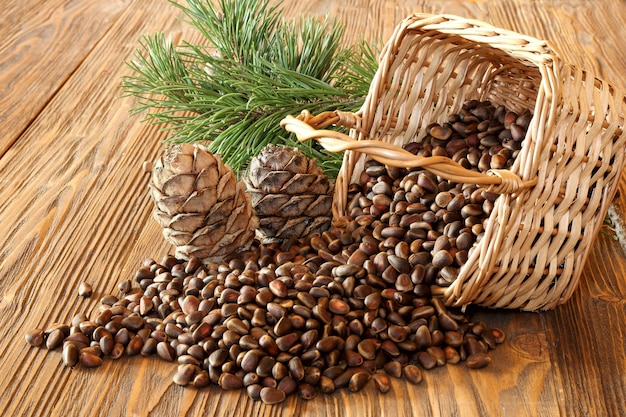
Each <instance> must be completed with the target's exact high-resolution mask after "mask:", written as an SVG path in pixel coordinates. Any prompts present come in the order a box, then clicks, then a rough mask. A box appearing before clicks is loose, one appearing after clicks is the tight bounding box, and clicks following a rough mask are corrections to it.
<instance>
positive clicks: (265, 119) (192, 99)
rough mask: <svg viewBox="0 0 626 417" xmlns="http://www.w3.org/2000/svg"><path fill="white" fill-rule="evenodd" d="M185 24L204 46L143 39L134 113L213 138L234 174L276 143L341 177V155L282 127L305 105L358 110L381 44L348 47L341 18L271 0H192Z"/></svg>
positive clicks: (187, 137) (175, 135) (129, 81)
mask: <svg viewBox="0 0 626 417" xmlns="http://www.w3.org/2000/svg"><path fill="white" fill-rule="evenodd" d="M170 2H171V3H172V4H173V5H174V6H175V7H177V8H179V9H180V10H182V12H183V13H184V14H185V16H186V18H187V22H188V23H189V24H190V25H191V26H192V27H194V28H195V29H197V30H198V31H199V32H200V33H201V34H202V35H203V37H204V39H203V42H202V44H201V45H193V44H190V43H188V42H183V43H182V44H181V45H180V46H175V45H173V44H172V42H171V40H169V39H167V38H166V36H165V35H164V34H162V33H157V34H154V35H147V36H145V37H144V38H143V39H142V41H141V42H140V44H139V48H138V50H137V52H136V54H135V57H134V59H133V60H132V61H130V62H128V63H127V64H128V66H129V67H130V69H131V70H132V71H133V74H132V75H129V76H125V77H124V78H123V80H122V88H123V91H124V93H125V95H127V96H133V97H135V98H136V99H137V104H136V105H135V107H134V108H133V113H141V112H143V113H145V120H147V121H150V122H152V123H155V124H159V125H163V129H166V130H168V131H170V135H169V138H168V140H169V141H170V142H175V143H176V142H201V143H206V144H208V146H209V149H210V150H211V151H212V152H214V153H219V154H221V155H222V157H223V158H224V160H225V161H226V163H227V164H229V165H230V166H231V167H232V168H233V169H234V170H235V171H236V172H239V173H241V172H243V171H244V170H245V168H246V166H247V164H248V162H249V160H250V159H251V158H252V157H253V156H255V155H257V154H258V153H259V151H260V150H261V149H262V148H263V147H265V146H266V145H267V144H269V143H274V144H284V145H288V146H292V147H298V148H299V149H300V150H302V152H303V153H305V154H306V155H307V156H309V157H312V158H316V159H317V160H318V163H319V165H320V166H322V168H323V169H324V171H325V172H326V173H327V175H328V176H329V177H331V178H334V177H336V175H337V173H338V171H339V168H340V167H341V161H342V155H340V154H330V153H328V152H326V151H325V150H323V149H322V148H321V147H320V146H319V145H317V144H316V143H299V142H298V141H297V139H296V138H295V136H294V135H292V134H289V133H287V132H285V131H284V130H283V129H282V128H281V127H280V124H279V123H280V121H281V120H282V119H283V118H284V117H285V116H287V115H290V114H291V115H297V114H299V113H300V112H301V111H302V110H309V111H310V112H311V113H313V114H318V113H321V112H323V111H328V110H337V109H339V110H343V111H356V110H358V109H359V108H360V107H361V105H362V104H363V101H364V99H365V96H366V95H367V92H368V90H369V85H370V82H371V80H372V78H373V76H374V73H375V71H376V69H377V61H376V54H377V47H376V46H375V45H374V44H372V43H368V42H365V41H362V42H360V43H358V44H357V45H352V46H344V45H343V43H342V35H343V27H342V26H341V25H340V24H339V23H338V22H337V21H334V20H330V19H328V18H326V19H323V20H322V19H318V18H315V17H302V18H300V19H297V20H294V21H291V22H288V21H285V20H284V19H283V18H281V17H280V15H281V9H280V8H279V6H273V7H270V6H269V0H219V1H218V2H217V6H214V5H213V4H212V2H211V1H210V0H188V1H187V2H186V4H187V5H186V6H183V5H181V4H179V3H176V2H173V1H170Z"/></svg>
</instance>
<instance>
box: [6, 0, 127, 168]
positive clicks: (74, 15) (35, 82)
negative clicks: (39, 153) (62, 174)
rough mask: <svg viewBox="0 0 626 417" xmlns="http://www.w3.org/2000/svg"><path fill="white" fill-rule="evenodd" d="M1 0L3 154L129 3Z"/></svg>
mask: <svg viewBox="0 0 626 417" xmlns="http://www.w3.org/2000/svg"><path fill="white" fill-rule="evenodd" d="M41 3H42V2H41V1H40V0H27V1H22V2H12V1H11V2H7V1H5V2H1V3H0V16H2V17H1V18H0V123H2V126H3V134H2V136H0V157H1V156H2V155H3V154H4V153H5V152H6V150H7V149H8V148H9V147H10V146H11V145H12V144H13V142H14V141H15V140H17V138H18V137H19V135H20V134H21V133H22V132H23V131H24V130H25V129H26V128H27V127H28V126H29V124H30V123H31V122H32V121H33V119H34V118H35V117H37V114H38V113H39V112H40V111H41V109H42V108H43V107H45V106H46V104H47V103H48V101H50V99H51V98H52V97H53V96H54V94H55V93H56V92H57V91H58V90H59V88H61V86H63V84H64V83H65V82H66V81H67V79H68V78H69V77H70V76H71V75H72V73H73V72H74V71H75V70H76V68H77V67H78V66H79V65H80V64H81V62H82V61H83V60H84V59H85V56H86V55H87V54H89V53H90V52H91V51H92V49H93V47H94V45H95V44H96V43H97V42H98V41H99V40H100V39H101V38H102V36H104V34H105V33H106V32H107V31H108V30H109V28H110V26H111V24H112V22H113V21H115V19H117V17H118V16H119V14H120V13H121V12H122V11H123V10H124V9H125V8H126V7H127V6H128V3H127V2H125V1H122V0H113V1H106V2H85V1H68V0H53V1H48V2H46V3H45V5H43V6H42V5H41Z"/></svg>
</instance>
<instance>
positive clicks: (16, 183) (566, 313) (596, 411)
mask: <svg viewBox="0 0 626 417" xmlns="http://www.w3.org/2000/svg"><path fill="white" fill-rule="evenodd" d="M77 3H81V2H77ZM89 3H90V2H85V4H89ZM284 5H285V10H286V12H285V17H287V18H290V17H294V16H297V15H298V14H300V13H306V12H312V13H318V14H324V13H326V12H329V13H331V14H332V15H335V16H338V17H340V18H341V19H342V20H345V21H346V22H348V26H349V31H348V34H349V36H352V37H357V36H360V35H363V36H364V37H365V38H374V37H387V36H388V35H389V34H390V31H391V30H392V29H393V26H394V25H395V24H397V22H398V21H399V20H400V19H401V18H403V17H404V16H406V15H407V14H408V13H410V12H412V11H415V10H417V9H419V10H424V11H431V12H437V13H439V12H449V13H455V14H465V15H467V16H469V17H477V18H482V19H484V20H490V21H491V22H492V23H494V24H497V25H500V26H503V27H509V28H511V29H515V30H523V31H524V32H526V33H529V34H532V35H534V36H538V37H550V36H555V35H559V34H561V33H563V34H564V35H563V38H561V37H559V38H558V42H560V45H562V46H563V47H565V51H569V52H567V53H569V54H570V55H571V56H573V57H575V58H576V57H577V58H576V59H579V60H581V62H585V61H586V60H589V62H595V63H596V64H597V66H598V69H599V70H600V72H602V73H603V74H605V75H611V74H620V73H619V65H620V62H623V61H622V59H623V51H620V50H618V48H619V47H621V42H619V41H618V35H619V33H620V30H622V31H623V29H622V28H621V26H620V27H619V28H616V27H614V26H615V25H617V23H618V22H619V21H620V20H619V16H624V13H626V7H624V5H623V3H619V2H617V1H614V2H611V3H610V7H607V8H606V9H605V11H602V10H600V11H598V10H595V9H592V7H593V5H591V4H587V3H585V2H577V1H569V2H548V1H536V2H535V1H532V2H531V1H522V0H516V1H507V2H480V1H470V2H468V1H464V2H460V1H459V2H455V1H429V2H425V1H420V2H410V1H397V2H390V1H382V0H378V1H365V0H352V1H341V2H338V1H331V0H317V1H315V0H312V1H309V2H306V3H305V4H302V3H298V2H295V1H285V4H284ZM574 6H581V7H583V10H584V11H585V12H587V13H584V14H585V16H584V17H580V18H578V17H576V16H578V15H574V8H573V7H574ZM6 7H8V9H7V10H10V13H12V14H14V15H15V14H19V13H21V11H20V12H19V13H18V11H16V10H18V9H16V6H15V5H11V6H6ZM75 7H77V8H80V7H87V6H84V5H83V6H80V5H75ZM20 10H21V9H20ZM175 14H176V13H175V10H174V9H173V8H171V7H170V6H167V7H166V6H163V4H162V2H157V1H153V2H132V3H130V4H128V5H127V9H126V10H125V11H124V12H123V13H120V14H119V16H118V18H117V20H115V21H111V22H110V24H111V27H110V30H108V32H107V33H106V35H105V36H104V37H103V38H102V40H101V41H100V42H98V43H97V44H93V45H92V47H93V51H92V53H89V54H86V55H85V56H86V59H85V60H84V61H83V62H81V63H80V65H79V66H78V67H77V68H76V70H75V71H74V72H73V74H72V75H71V76H70V77H68V78H67V79H66V80H63V82H62V85H60V84H59V85H57V87H55V88H56V89H57V90H58V92H57V93H56V94H54V96H53V97H52V98H51V99H50V101H49V102H48V103H46V105H45V107H44V108H43V110H41V112H40V114H39V117H37V118H36V119H35V120H34V121H33V123H32V125H31V126H30V128H29V129H28V130H27V131H26V132H24V134H23V135H22V136H21V137H20V138H19V140H17V141H15V142H14V143H13V145H12V146H11V147H10V148H9V149H8V151H6V153H5V154H4V156H3V157H2V158H0V184H1V189H2V194H1V195H2V198H1V199H0V228H1V229H2V230H3V233H2V234H0V271H2V276H3V278H2V280H0V297H1V298H0V332H1V333H0V357H2V362H3V363H5V364H6V363H8V364H11V366H10V367H9V366H6V365H3V366H2V372H0V407H1V409H3V410H5V414H6V415H16V416H18V415H24V416H26V415H51V416H123V415H132V416H163V415H179V416H195V415H213V416H240V415H260V416H261V415H262V416H294V415H307V416H320V417H321V416H326V415H338V416H355V417H356V416H411V415H432V416H451V415H454V416H474V415H477V414H482V415H515V416H556V415H560V416H571V415H583V414H588V415H600V414H605V415H620V414H622V415H623V410H622V409H621V408H620V405H621V404H623V401H622V402H620V400H621V399H622V398H623V395H624V393H626V389H625V383H624V379H623V378H624V376H623V375H622V374H621V373H619V372H615V370H616V369H620V368H619V367H620V366H621V368H622V369H623V368H624V365H625V364H624V358H625V357H626V355H625V353H624V347H623V342H622V343H620V342H621V341H623V339H624V336H625V334H624V333H625V327H624V326H625V324H624V320H623V318H624V317H625V314H626V312H624V282H623V280H619V279H618V278H617V275H618V274H619V276H622V275H623V271H624V266H625V265H626V263H625V262H624V259H623V255H621V252H620V250H621V249H620V247H619V245H617V243H616V242H614V241H612V240H610V239H608V238H605V237H601V238H600V239H599V240H598V242H599V244H598V245H596V246H594V248H593V250H592V253H591V257H590V260H589V264H588V266H587V268H586V271H585V275H584V277H583V280H582V284H581V288H580V289H579V291H577V293H576V295H575V297H574V298H573V299H572V300H571V301H570V303H568V304H566V305H565V306H563V307H560V308H558V309H557V310H555V311H554V312H548V313H540V314H536V313H519V312H508V311H504V312H503V311H498V312H494V311H490V310H482V309H472V311H473V313H474V314H475V316H476V318H477V319H482V320H484V321H485V322H487V323H488V324H490V325H493V326H496V327H500V328H502V329H504V330H505V332H506V333H507V336H508V341H507V343H506V344H504V345H502V346H500V347H498V349H496V350H495V351H494V353H493V364H492V365H491V366H489V367H487V368H485V369H482V370H474V371H470V370H468V369H466V368H465V366H463V365H460V366H448V367H444V368H438V369H436V370H433V371H430V372H426V373H425V382H424V383H423V384H421V385H418V386H412V385H410V384H408V383H407V382H406V381H400V380H394V381H393V388H392V391H391V392H389V393H388V394H386V395H380V394H378V393H377V392H376V390H375V389H374V387H373V386H371V385H370V386H369V387H368V388H367V389H366V390H364V391H362V392H359V393H355V394H351V393H348V392H347V391H342V392H337V393H335V394H332V395H329V396H322V395H319V396H318V397H317V398H316V399H315V400H312V401H304V400H302V399H300V398H298V397H297V396H294V397H291V398H289V399H288V400H287V401H286V402H285V403H284V404H281V405H279V406H266V405H263V404H261V403H255V402H253V401H251V400H249V399H248V397H247V396H246V394H245V392H243V391H233V392H224V391H222V390H220V389H219V388H217V387H210V388H208V389H203V390H195V389H190V388H181V387H178V386H176V385H175V384H173V382H172V376H173V374H174V372H175V370H176V369H175V365H173V364H169V363H165V362H163V361H160V360H158V359H156V358H143V357H133V358H123V359H120V360H118V361H113V360H106V361H105V363H104V365H103V366H102V367H101V368H97V369H92V370H87V369H83V368H77V369H74V370H72V369H68V368H65V367H63V365H62V363H61V354H60V352H59V351H54V352H47V351H45V350H44V349H35V348H29V347H28V346H27V345H26V344H25V343H24V339H23V335H24V332H25V331H27V330H28V329H31V328H33V327H39V326H47V325H49V324H51V323H53V322H63V323H67V322H69V321H70V320H71V318H72V317H73V316H74V315H75V314H77V313H81V312H83V313H86V314H88V315H91V316H93V315H94V314H95V313H96V312H97V309H98V304H99V303H98V299H99V297H100V296H102V295H104V294H108V293H116V286H117V284H118V283H119V282H120V281H121V280H123V279H125V278H130V277H132V275H133V273H134V271H135V269H136V268H137V267H138V266H139V265H140V263H141V261H142V259H143V258H144V257H154V258H156V259H160V257H161V256H163V255H165V254H166V253H167V251H168V250H169V246H168V245H166V244H165V243H164V241H163V239H162V238H161V234H160V230H159V228H158V226H157V225H156V223H155V222H154V221H153V220H152V219H151V215H150V210H151V202H150V201H149V198H148V196H147V190H146V184H147V177H146V175H145V174H143V173H142V172H141V170H140V166H141V162H142V161H144V160H152V159H154V158H155V157H156V155H157V153H158V152H159V150H160V144H159V141H161V140H162V139H163V138H164V135H163V134H161V133H159V132H157V129H156V128H155V127H151V126H148V125H144V124H139V123H138V118H129V117H128V110H129V109H130V106H131V105H132V100H130V99H120V98H119V89H118V86H119V80H120V77H121V75H122V74H126V73H128V72H127V71H128V70H127V69H126V68H125V66H124V64H123V62H124V61H125V60H126V59H128V58H129V57H130V56H131V54H132V51H133V49H134V48H135V45H136V40H137V39H138V38H139V37H140V36H141V34H143V33H151V32H153V31H158V30H163V31H164V32H166V33H170V32H173V34H174V38H175V39H181V38H182V39H186V40H191V41H193V40H197V39H198V38H197V37H196V36H197V35H196V34H194V33H193V31H191V30H189V28H187V27H186V26H185V25H184V24H181V23H180V22H179V21H177V20H176V17H175ZM609 14H611V15H612V16H608V15H609ZM615 16H618V17H615ZM579 19H580V20H579ZM602 19H606V21H607V22H608V24H607V25H606V26H602V25H601V24H600V22H601V21H602ZM573 21H575V23H574V25H575V26H574V27H575V28H576V30H575V31H574V32H572V31H571V28H570V26H569V25H570V24H572V22H573ZM623 21H624V19H622V22H623ZM582 22H584V23H582ZM588 24H589V25H591V26H587V25H588ZM618 26H619V25H618ZM1 27H4V23H3V24H2V26H1ZM585 29H586V30H585ZM581 31H582V32H583V34H581V33H580V32H581ZM572 36H574V37H579V36H580V37H584V38H586V39H589V42H590V43H589V44H588V46H587V47H588V48H589V49H588V50H586V51H585V52H584V53H581V52H580V51H579V50H577V49H576V48H574V46H572V45H570V44H568V42H569V40H568V39H567V37H572ZM602 39H607V41H606V44H605V45H601V43H602V42H601V40H602ZM556 41H557V40H555V42H556ZM612 42H614V43H612ZM591 51H593V53H594V54H596V56H597V57H599V58H591V57H590V58H588V57H587V56H588V54H589V53H590V52H591ZM40 53H41V51H40ZM578 54H580V55H578ZM614 58H615V60H613V59H614ZM50 59H52V58H50ZM15 65H16V66H17V67H19V68H22V63H18V64H15ZM622 68H623V66H622ZM0 76H1V75H0ZM47 82H52V81H50V80H47ZM620 82H621V81H620ZM24 94H25V95H27V96H31V94H32V91H30V90H28V91H26V92H25V93H24ZM32 97H36V96H31V98H32ZM25 100H27V99H26V98H25ZM622 196H626V193H624V194H622ZM607 257H608V259H607ZM83 280H85V281H88V282H90V283H92V284H93V286H94V292H95V294H94V296H93V297H91V298H88V299H83V298H81V297H79V296H78V295H77V291H76V290H77V287H78V283H79V282H81V281H83Z"/></svg>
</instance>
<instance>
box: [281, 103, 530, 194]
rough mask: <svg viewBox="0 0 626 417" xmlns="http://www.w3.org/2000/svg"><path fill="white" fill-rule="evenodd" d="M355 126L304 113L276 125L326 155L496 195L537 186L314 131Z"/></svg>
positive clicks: (499, 172) (344, 117)
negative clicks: (348, 156)
mask: <svg viewBox="0 0 626 417" xmlns="http://www.w3.org/2000/svg"><path fill="white" fill-rule="evenodd" d="M350 115H352V116H350ZM357 123H358V118H357V116H356V115H354V114H351V113H345V112H324V113H321V114H320V115H319V116H312V115H311V113H309V112H308V111H306V110H305V111H303V112H302V113H301V114H300V116H298V118H295V117H293V116H287V117H285V118H284V119H283V120H282V121H281V122H280V125H281V126H282V127H283V129H285V130H286V131H288V132H292V133H295V135H296V137H297V138H298V140H299V141H300V142H305V141H307V140H311V139H315V140H316V141H318V142H319V143H320V145H322V146H323V147H324V148H325V149H326V150H328V151H330V152H341V151H347V150H349V151H356V152H361V153H364V154H366V155H368V156H369V157H370V158H372V159H375V160H376V161H378V162H380V163H382V164H385V165H388V166H394V167H400V168H425V169H428V171H430V172H432V173H433V174H435V175H438V176H440V177H442V178H445V179H447V180H449V181H453V182H459V183H472V184H476V185H481V186H486V187H488V188H487V189H488V191H491V192H495V193H498V194H513V193H516V192H518V191H520V190H524V189H527V188H531V187H533V186H534V185H535V184H537V178H534V179H532V180H526V181H525V180H522V179H521V178H520V177H519V176H517V175H515V174H514V173H512V172H511V171H509V170H506V169H490V170H488V171H487V172H486V173H485V174H482V173H480V172H476V171H470V170H468V169H465V168H463V167H462V166H461V165H459V164H458V163H456V162H454V161H453V160H452V159H450V158H448V157H445V156H430V157H423V156H417V155H414V154H412V153H411V152H409V151H407V150H405V149H403V148H401V147H399V146H396V145H394V144H391V143H388V142H384V141H380V140H356V139H353V138H351V137H350V136H348V135H346V134H344V133H341V132H338V131H334V130H323V129H317V128H318V127H324V126H328V125H331V124H337V125H340V126H344V127H354V126H355V125H356V124H357Z"/></svg>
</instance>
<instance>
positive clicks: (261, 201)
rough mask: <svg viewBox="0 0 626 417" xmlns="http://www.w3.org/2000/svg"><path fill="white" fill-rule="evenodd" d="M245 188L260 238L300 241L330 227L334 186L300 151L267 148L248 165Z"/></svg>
mask: <svg viewBox="0 0 626 417" xmlns="http://www.w3.org/2000/svg"><path fill="white" fill-rule="evenodd" d="M246 185H247V186H248V192H249V193H250V195H251V196H252V206H253V207H254V210H255V211H256V214H257V216H258V218H259V232H260V234H261V235H262V236H261V237H262V238H265V239H266V240H267V239H278V240H285V239H291V238H300V237H304V236H307V235H309V234H311V233H313V232H321V231H324V230H326V229H328V228H329V227H330V223H331V221H332V213H331V206H332V189H333V186H332V184H331V183H329V181H328V178H327V177H326V175H325V174H324V172H323V171H322V170H321V169H320V168H319V167H318V166H317V164H316V162H315V160H314V159H309V158H307V157H306V156H305V155H304V154H303V153H302V152H300V151H299V150H297V149H292V148H289V147H286V146H277V145H273V144H270V145H268V146H266V147H265V148H263V149H262V150H261V153H260V154H259V155H258V156H257V157H256V158H253V159H252V161H251V162H250V167H249V169H248V176H247V179H246Z"/></svg>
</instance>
